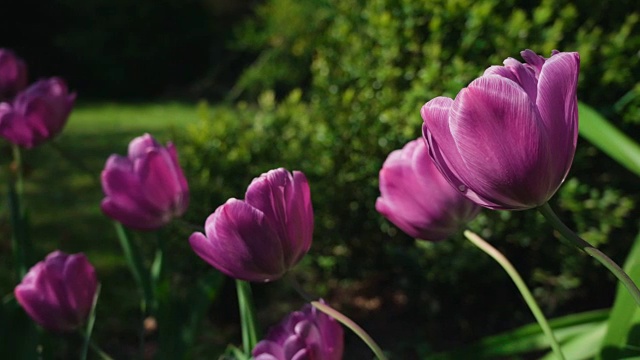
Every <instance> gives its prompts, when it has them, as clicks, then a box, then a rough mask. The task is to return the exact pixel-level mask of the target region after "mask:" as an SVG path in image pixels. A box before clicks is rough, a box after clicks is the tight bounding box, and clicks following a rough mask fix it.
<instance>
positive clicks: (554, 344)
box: [464, 230, 565, 360]
mask: <svg viewBox="0 0 640 360" xmlns="http://www.w3.org/2000/svg"><path fill="white" fill-rule="evenodd" d="M464 236H465V237H466V238H467V239H468V240H469V241H470V242H471V243H472V244H473V245H475V246H477V247H478V248H479V249H480V250H482V251H484V252H485V253H486V254H487V255H489V256H491V257H492V258H493V259H494V260H495V261H496V262H497V263H498V264H500V266H502V268H503V269H504V270H505V271H506V273H507V274H508V275H509V277H510V278H511V280H512V281H513V283H514V284H515V285H516V287H517V288H518V290H519V291H520V294H521V295H522V298H523V299H524V301H525V302H526V303H527V306H529V309H530V310H531V313H533V316H534V317H535V318H536V321H537V322H538V324H539V325H540V327H541V328H542V332H544V334H545V336H546V337H547V339H548V340H549V345H551V349H552V350H553V352H554V353H555V354H556V356H557V357H558V359H560V360H564V359H565V357H564V354H563V353H562V350H561V349H560V345H559V344H558V341H557V340H556V337H555V336H554V335H553V330H551V326H550V325H549V323H548V322H547V318H546V317H545V316H544V313H543V312H542V310H540V307H539V306H538V303H537V302H536V300H535V298H534V297H533V295H532V294H531V291H529V288H528V287H527V284H526V283H525V282H524V281H523V280H522V277H520V274H519V273H518V271H517V270H516V269H515V268H514V267H513V265H512V264H511V262H510V261H509V259H507V258H506V257H505V256H504V255H503V254H502V253H501V252H500V251H498V249H496V248H494V247H493V246H491V244H489V243H488V242H486V241H485V240H484V239H483V238H481V237H480V236H478V235H477V234H475V233H473V232H471V231H469V230H465V232H464Z"/></svg>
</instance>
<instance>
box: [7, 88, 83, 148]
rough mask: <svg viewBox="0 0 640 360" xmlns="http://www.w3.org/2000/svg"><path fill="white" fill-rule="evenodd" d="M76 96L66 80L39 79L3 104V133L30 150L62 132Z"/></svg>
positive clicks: (13, 141)
mask: <svg viewBox="0 0 640 360" xmlns="http://www.w3.org/2000/svg"><path fill="white" fill-rule="evenodd" d="M75 99H76V94H75V93H72V94H69V92H68V90H67V85H66V84H65V82H64V80H62V79H60V78H55V77H54V78H51V79H47V80H40V81H38V82H36V83H34V84H33V85H31V86H30V87H29V88H27V89H26V90H25V91H23V92H21V93H20V94H18V96H16V98H15V99H14V100H13V102H11V103H7V102H5V103H1V104H0V136H2V137H4V138H5V139H7V140H8V141H9V142H11V143H14V144H16V145H19V146H22V147H25V148H28V149H29V148H32V147H34V146H36V145H40V144H41V143H43V142H45V141H46V140H48V139H50V138H52V137H54V136H56V135H58V133H60V131H62V128H63V127H64V125H65V124H66V123H67V119H68V118H69V113H70V112H71V108H72V107H73V104H74V102H75Z"/></svg>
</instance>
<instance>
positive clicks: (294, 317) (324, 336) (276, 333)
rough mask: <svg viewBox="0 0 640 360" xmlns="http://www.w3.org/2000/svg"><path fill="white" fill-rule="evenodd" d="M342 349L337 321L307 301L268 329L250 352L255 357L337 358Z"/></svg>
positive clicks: (266, 359) (289, 359)
mask: <svg viewBox="0 0 640 360" xmlns="http://www.w3.org/2000/svg"><path fill="white" fill-rule="evenodd" d="M343 349H344V331H343V330H342V327H341V326H340V324H338V322H337V321H335V320H334V319H332V318H331V317H329V316H328V315H326V314H325V313H323V312H321V311H319V310H318V309H316V308H315V307H313V306H311V305H309V304H307V305H305V306H304V307H303V308H302V309H301V310H300V311H295V312H293V313H291V314H289V315H287V317H285V318H284V319H283V320H282V321H281V322H280V323H279V324H278V325H276V326H275V327H273V328H271V329H270V330H269V332H268V333H267V336H266V337H265V338H264V340H262V341H260V342H259V343H258V344H257V345H256V347H255V348H254V349H253V352H252V355H253V357H254V359H255V360H293V359H314V360H340V359H342V352H343Z"/></svg>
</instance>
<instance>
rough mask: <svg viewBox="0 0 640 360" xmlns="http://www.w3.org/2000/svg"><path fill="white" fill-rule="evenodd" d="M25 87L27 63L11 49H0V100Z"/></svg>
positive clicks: (10, 96) (13, 94)
mask: <svg viewBox="0 0 640 360" xmlns="http://www.w3.org/2000/svg"><path fill="white" fill-rule="evenodd" d="M25 87H27V65H25V63H24V61H22V59H20V58H19V57H17V56H16V55H15V54H14V53H13V51H11V50H8V49H0V101H2V100H7V99H11V98H13V97H14V96H15V95H16V94H17V93H18V92H20V91H22V90H23V89H24V88H25Z"/></svg>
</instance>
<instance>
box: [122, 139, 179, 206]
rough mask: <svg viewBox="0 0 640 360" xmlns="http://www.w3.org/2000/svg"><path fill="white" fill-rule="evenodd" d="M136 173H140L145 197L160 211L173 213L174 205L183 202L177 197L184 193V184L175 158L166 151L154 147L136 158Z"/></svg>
mask: <svg viewBox="0 0 640 360" xmlns="http://www.w3.org/2000/svg"><path fill="white" fill-rule="evenodd" d="M134 173H136V174H138V179H139V181H140V189H141V190H142V192H143V196H144V198H145V199H146V200H147V201H148V202H149V203H150V204H151V205H153V206H154V207H155V208H156V209H157V210H158V212H161V213H167V212H169V213H172V212H173V210H174V209H172V207H173V206H174V205H175V204H179V203H181V199H179V198H178V199H177V198H176V197H180V195H181V194H182V186H181V184H180V180H179V179H178V177H177V176H176V169H175V167H174V166H173V160H172V159H171V156H170V155H169V154H168V153H167V152H166V151H161V150H157V149H152V150H150V151H149V152H147V154H146V156H144V157H142V158H139V159H136V160H135V161H134ZM181 210H183V209H181ZM179 215H182V214H179Z"/></svg>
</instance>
